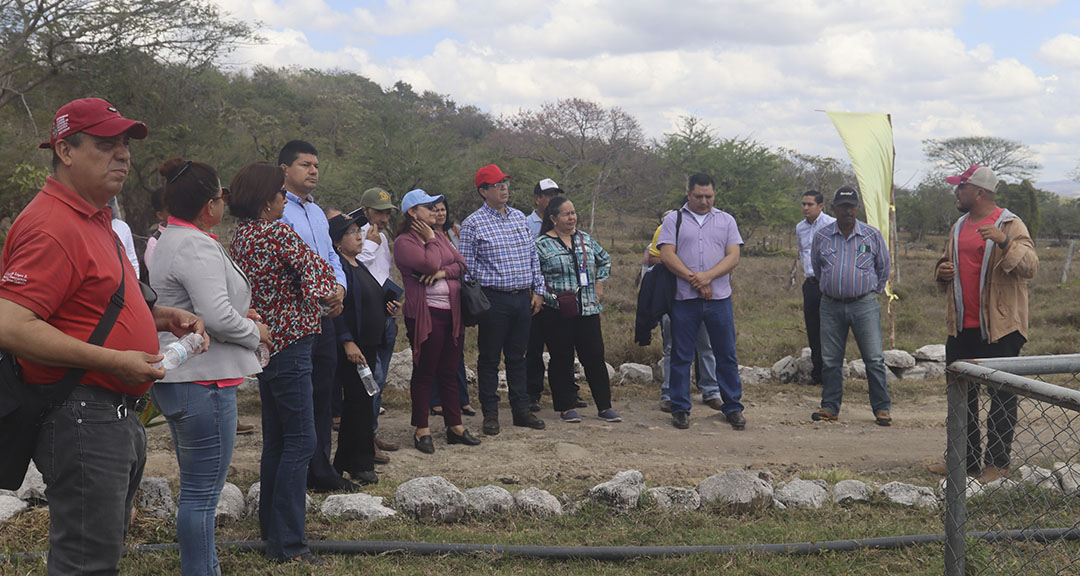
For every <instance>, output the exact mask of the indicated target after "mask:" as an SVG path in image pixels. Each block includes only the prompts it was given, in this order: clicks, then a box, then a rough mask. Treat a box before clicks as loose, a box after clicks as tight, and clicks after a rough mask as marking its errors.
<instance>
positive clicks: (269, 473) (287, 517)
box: [259, 335, 315, 559]
mask: <svg viewBox="0 0 1080 576" xmlns="http://www.w3.org/2000/svg"><path fill="white" fill-rule="evenodd" d="M314 343H315V336H314V335H311V336H305V337H303V338H301V339H299V340H297V341H296V342H293V343H292V344H289V345H288V346H286V347H285V348H284V349H283V350H281V351H280V352H278V353H277V354H274V355H273V356H271V357H270V363H269V364H267V365H266V367H265V368H263V371H262V374H259V398H260V399H261V400H262V429H263V451H262V464H261V466H260V467H259V476H260V480H261V481H262V487H261V493H260V501H259V529H260V532H261V534H262V539H263V541H265V542H266V555H267V556H268V557H270V558H274V559H286V558H292V557H294V556H298V555H300V554H302V553H304V552H307V551H308V547H307V542H306V541H305V540H304V514H305V512H306V507H305V504H306V501H305V500H306V496H307V468H308V462H309V461H310V460H311V455H312V454H313V453H314V452H315V417H314V412H313V409H312V400H311V350H312V346H313V345H314Z"/></svg>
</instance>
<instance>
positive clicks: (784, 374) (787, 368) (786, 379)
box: [772, 356, 799, 384]
mask: <svg viewBox="0 0 1080 576" xmlns="http://www.w3.org/2000/svg"><path fill="white" fill-rule="evenodd" d="M798 371H799V367H798V366H796V364H795V357H794V356H784V357H783V358H781V359H780V360H777V361H776V364H773V365H772V375H773V378H776V379H777V380H778V381H780V382H783V383H784V384H787V383H790V382H791V381H793V380H795V375H796V373H797V372H798Z"/></svg>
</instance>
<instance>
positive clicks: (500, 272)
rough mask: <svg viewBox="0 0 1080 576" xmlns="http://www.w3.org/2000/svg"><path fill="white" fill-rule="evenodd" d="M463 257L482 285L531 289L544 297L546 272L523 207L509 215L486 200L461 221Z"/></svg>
mask: <svg viewBox="0 0 1080 576" xmlns="http://www.w3.org/2000/svg"><path fill="white" fill-rule="evenodd" d="M458 248H459V249H460V251H461V257H462V258H464V259H465V265H466V266H468V267H469V275H471V276H472V277H473V278H474V279H476V281H477V282H479V283H480V286H482V287H484V288H494V289H495V290H502V291H505V292H512V291H514V290H523V289H527V288H532V291H533V293H534V294H540V295H541V296H543V295H544V294H545V293H546V292H545V290H544V275H543V274H541V273H540V261H539V260H538V259H537V258H536V244H535V239H534V238H533V236H532V235H531V234H529V225H528V223H527V221H526V220H525V215H524V214H522V213H521V211H520V210H516V209H514V208H511V207H509V206H507V207H506V215H505V216H504V215H502V214H500V213H499V211H498V210H495V209H494V208H492V207H491V206H488V205H487V203H486V202H485V203H484V205H483V206H481V207H480V209H479V210H477V211H476V212H473V213H472V214H470V215H469V216H468V217H467V218H465V221H464V222H462V223H461V240H460V242H459V244H458Z"/></svg>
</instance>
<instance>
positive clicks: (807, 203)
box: [795, 190, 836, 386]
mask: <svg viewBox="0 0 1080 576" xmlns="http://www.w3.org/2000/svg"><path fill="white" fill-rule="evenodd" d="M824 208H825V199H824V197H823V196H822V195H821V192H818V191H817V190H807V191H806V193H805V194H803V196H802V213H803V216H805V217H806V219H805V220H800V221H799V223H798V224H796V225H795V234H797V235H798V237H799V259H800V260H802V266H803V274H804V275H805V276H806V280H805V281H804V282H803V285H802V295H803V318H804V319H805V320H806V339H807V340H808V341H809V342H810V359H811V360H812V361H813V363H814V367H813V369H812V370H811V372H810V379H809V380H806V381H804V382H800V384H804V385H807V386H821V314H820V310H821V288H820V287H819V286H818V279H817V278H815V277H814V266H813V265H812V264H811V263H810V248H811V246H812V245H813V243H814V234H815V233H817V231H818V230H820V229H822V228H824V227H825V226H828V225H829V224H832V223H833V222H836V218H833V217H832V216H829V215H828V214H826V213H824V212H823V211H822V210H823V209H824Z"/></svg>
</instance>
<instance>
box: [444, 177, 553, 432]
mask: <svg viewBox="0 0 1080 576" xmlns="http://www.w3.org/2000/svg"><path fill="white" fill-rule="evenodd" d="M475 181H476V191H477V192H478V193H479V194H480V196H481V197H482V198H483V199H484V205H483V206H481V207H480V209H479V210H477V211H476V212H473V213H472V214H470V215H469V216H468V217H467V218H465V220H464V221H463V222H462V223H461V242H460V244H459V249H460V250H461V256H462V258H463V259H464V260H465V265H466V266H468V267H469V275H470V276H472V278H473V279H475V280H476V281H477V283H479V284H480V287H481V288H482V289H483V290H484V295H485V296H487V298H488V301H489V302H491V310H490V311H489V312H488V314H487V316H485V317H484V319H482V320H481V321H480V324H479V325H478V326H477V328H478V332H477V340H476V344H477V348H479V352H478V355H477V361H476V378H477V388H478V389H479V391H480V392H479V395H480V406H481V408H482V409H483V412H484V425H483V430H484V434H487V435H489V436H493V435H495V434H498V433H499V394H498V391H497V389H498V384H499V355H500V353H501V354H502V355H503V357H504V358H505V359H506V384H507V387H508V389H509V396H510V410H511V413H512V414H513V417H514V426H524V427H527V428H533V429H536V430H543V429H544V421H543V420H541V419H539V418H537V417H536V415H535V414H533V413H532V412H531V411H530V410H529V394H528V391H527V389H526V377H525V350H526V348H527V347H528V344H529V330H530V327H531V325H532V316H533V315H534V314H536V313H537V312H539V311H540V307H541V306H542V305H543V302H544V294H545V289H544V275H543V274H542V273H541V272H540V261H539V260H538V259H537V256H536V242H535V238H534V236H533V235H532V234H530V233H529V225H528V222H527V221H526V219H525V215H524V214H522V213H521V211H520V210H516V209H514V208H512V207H510V206H508V205H507V202H508V201H509V200H510V177H509V176H507V175H506V174H503V172H502V170H500V169H499V167H498V166H496V165H494V164H489V165H487V166H484V167H483V168H481V169H480V170H477V172H476V178H475Z"/></svg>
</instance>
